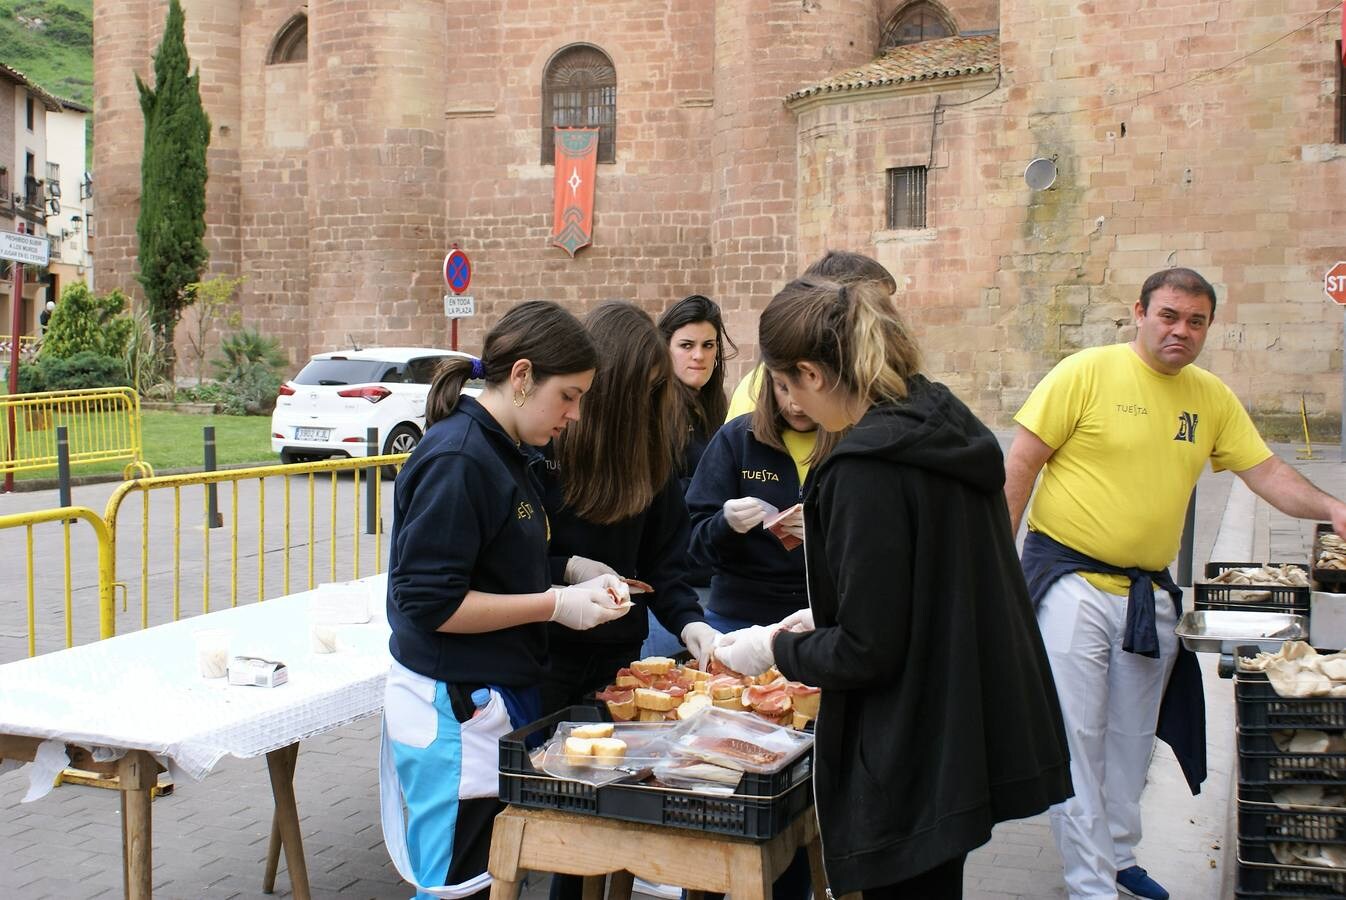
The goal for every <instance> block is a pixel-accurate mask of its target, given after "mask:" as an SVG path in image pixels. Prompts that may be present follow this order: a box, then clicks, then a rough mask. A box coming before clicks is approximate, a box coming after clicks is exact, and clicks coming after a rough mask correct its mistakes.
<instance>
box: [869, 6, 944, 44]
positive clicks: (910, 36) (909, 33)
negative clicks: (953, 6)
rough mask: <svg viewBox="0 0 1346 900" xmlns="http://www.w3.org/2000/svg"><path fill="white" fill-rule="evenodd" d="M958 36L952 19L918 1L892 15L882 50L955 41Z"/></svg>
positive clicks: (941, 10)
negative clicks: (954, 37) (944, 39)
mask: <svg viewBox="0 0 1346 900" xmlns="http://www.w3.org/2000/svg"><path fill="white" fill-rule="evenodd" d="M957 33H958V29H957V28H956V27H955V26H954V23H953V19H952V18H951V17H950V16H949V14H948V13H947V12H945V11H944V10H943V9H941V8H940V7H939V6H938V5H937V4H935V3H929V2H926V0H917V2H916V3H908V4H907V5H906V6H904V7H902V8H901V9H899V10H897V11H896V12H895V13H893V16H892V18H890V19H889V20H888V24H887V25H885V26H884V28H883V36H882V37H881V38H880V40H879V50H880V51H884V50H890V49H892V48H893V47H904V46H906V45H907V44H919V43H920V42H921V41H933V40H934V39H936V38H946V37H953V36H954V35H956V34H957Z"/></svg>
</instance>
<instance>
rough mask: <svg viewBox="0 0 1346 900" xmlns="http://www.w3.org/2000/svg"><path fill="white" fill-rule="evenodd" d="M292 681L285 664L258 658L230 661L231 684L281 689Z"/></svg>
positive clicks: (236, 658) (237, 657)
mask: <svg viewBox="0 0 1346 900" xmlns="http://www.w3.org/2000/svg"><path fill="white" fill-rule="evenodd" d="M289 679H290V672H289V670H288V669H286V668H285V663H283V662H277V661H275V660H271V659H260V658H259V657H256V656H235V657H234V658H233V659H231V660H229V683H230V684H241V685H245V686H247V687H267V688H272V687H280V686H281V685H282V684H284V683H285V682H286V681H288V680H289Z"/></svg>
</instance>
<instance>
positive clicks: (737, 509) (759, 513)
mask: <svg viewBox="0 0 1346 900" xmlns="http://www.w3.org/2000/svg"><path fill="white" fill-rule="evenodd" d="M765 518H766V510H765V509H763V508H762V501H760V500H758V499H757V498H756V497H736V498H735V499H733V500H726V501H724V520H725V522H727V523H728V524H729V527H730V528H732V529H734V530H735V531H737V532H738V533H739V534H744V533H745V532H747V531H749V530H750V529H753V528H756V527H757V526H758V525H761V524H762V520H763V519H765Z"/></svg>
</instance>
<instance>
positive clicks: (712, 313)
mask: <svg viewBox="0 0 1346 900" xmlns="http://www.w3.org/2000/svg"><path fill="white" fill-rule="evenodd" d="M697 322H707V323H709V324H710V325H712V326H713V327H714V328H715V366H714V368H712V369H711V372H710V380H709V381H707V382H706V383H705V384H704V385H702V386H701V390H699V391H693V390H692V389H691V388H689V387H687V386H686V385H684V384H682V383H681V382H678V386H679V388H680V389H681V390H680V392H679V393H680V394H681V395H682V398H683V403H684V405H685V407H686V410H687V412H688V414H689V415H690V417H691V423H690V424H691V426H692V428H694V429H695V430H696V431H697V433H698V434H701V435H705V436H708V435H710V434H711V433H712V432H714V431H715V429H717V428H719V427H720V423H722V422H723V421H724V417H725V414H726V413H727V412H728V411H729V401H728V400H727V399H726V398H725V396H724V362H725V360H727V359H733V358H734V357H735V356H737V355H738V345H736V344H735V343H734V342H733V340H732V339H730V337H729V335H727V334H725V332H724V319H723V317H722V316H721V315H720V305H719V304H718V303H716V302H715V301H714V300H712V299H710V298H709V297H706V296H703V295H701V294H692V295H691V296H690V297H684V298H683V299H681V300H679V301H678V302H677V303H674V304H673V305H672V306H670V307H669V308H668V309H666V310H664V314H663V315H661V316H660V317H659V333H660V334H662V335H663V336H664V346H665V347H667V346H668V342H669V341H671V340H673V334H674V333H675V332H676V331H677V330H678V329H679V328H682V327H683V326H684V325H693V324H695V323H697ZM726 348H728V349H727V350H726Z"/></svg>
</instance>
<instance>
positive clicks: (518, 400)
mask: <svg viewBox="0 0 1346 900" xmlns="http://www.w3.org/2000/svg"><path fill="white" fill-rule="evenodd" d="M527 399H528V395H527V394H525V393H524V392H523V391H519V392H518V393H517V394H515V395H514V405H515V406H517V407H519V408H520V409H522V408H523V402H524V401H525V400H527Z"/></svg>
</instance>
